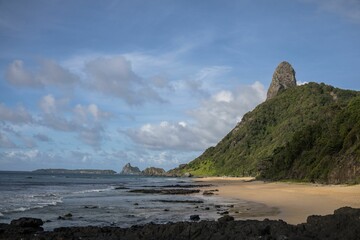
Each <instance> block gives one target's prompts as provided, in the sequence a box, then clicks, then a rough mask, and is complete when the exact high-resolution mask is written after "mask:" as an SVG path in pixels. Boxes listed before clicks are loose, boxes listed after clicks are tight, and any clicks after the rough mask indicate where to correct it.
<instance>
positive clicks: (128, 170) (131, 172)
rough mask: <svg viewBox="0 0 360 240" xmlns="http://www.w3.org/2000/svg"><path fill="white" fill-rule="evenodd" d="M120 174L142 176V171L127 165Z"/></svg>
mask: <svg viewBox="0 0 360 240" xmlns="http://www.w3.org/2000/svg"><path fill="white" fill-rule="evenodd" d="M120 174H122V175H140V174H141V171H140V169H139V168H138V167H133V166H131V164H130V163H127V164H126V165H125V166H124V167H123V169H122V171H121V172H120Z"/></svg>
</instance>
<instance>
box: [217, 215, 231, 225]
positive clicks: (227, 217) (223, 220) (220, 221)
mask: <svg viewBox="0 0 360 240" xmlns="http://www.w3.org/2000/svg"><path fill="white" fill-rule="evenodd" d="M230 221H234V217H232V216H229V215H225V216H223V217H221V218H219V219H218V222H219V223H224V222H230Z"/></svg>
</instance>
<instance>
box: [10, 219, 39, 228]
mask: <svg viewBox="0 0 360 240" xmlns="http://www.w3.org/2000/svg"><path fill="white" fill-rule="evenodd" d="M10 224H11V225H13V226H18V227H22V228H25V227H29V228H38V227H40V226H42V225H43V224H44V222H43V221H42V220H41V219H39V218H26V217H23V218H19V219H17V220H12V221H11V223H10Z"/></svg>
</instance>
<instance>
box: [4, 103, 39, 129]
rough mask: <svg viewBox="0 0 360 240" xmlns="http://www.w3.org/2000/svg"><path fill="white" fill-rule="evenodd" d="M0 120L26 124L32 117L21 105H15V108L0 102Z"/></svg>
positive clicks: (31, 120)
mask: <svg viewBox="0 0 360 240" xmlns="http://www.w3.org/2000/svg"><path fill="white" fill-rule="evenodd" d="M0 121H6V122H10V123H12V124H26V123H31V122H33V118H32V116H31V114H30V113H29V112H28V111H27V110H26V109H25V108H24V107H23V106H21V105H19V106H17V107H16V108H15V109H11V108H8V107H7V106H5V105H4V104H3V103H0Z"/></svg>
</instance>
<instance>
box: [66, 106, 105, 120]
mask: <svg viewBox="0 0 360 240" xmlns="http://www.w3.org/2000/svg"><path fill="white" fill-rule="evenodd" d="M73 112H74V115H75V116H74V118H75V121H77V122H78V123H86V122H89V121H92V120H93V121H95V122H99V121H101V120H103V119H109V118H110V117H111V116H112V114H111V113H109V112H105V111H102V110H101V109H100V108H99V107H98V106H97V105H96V104H89V105H88V106H83V105H81V104H78V105H76V106H75V108H74V110H73Z"/></svg>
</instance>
